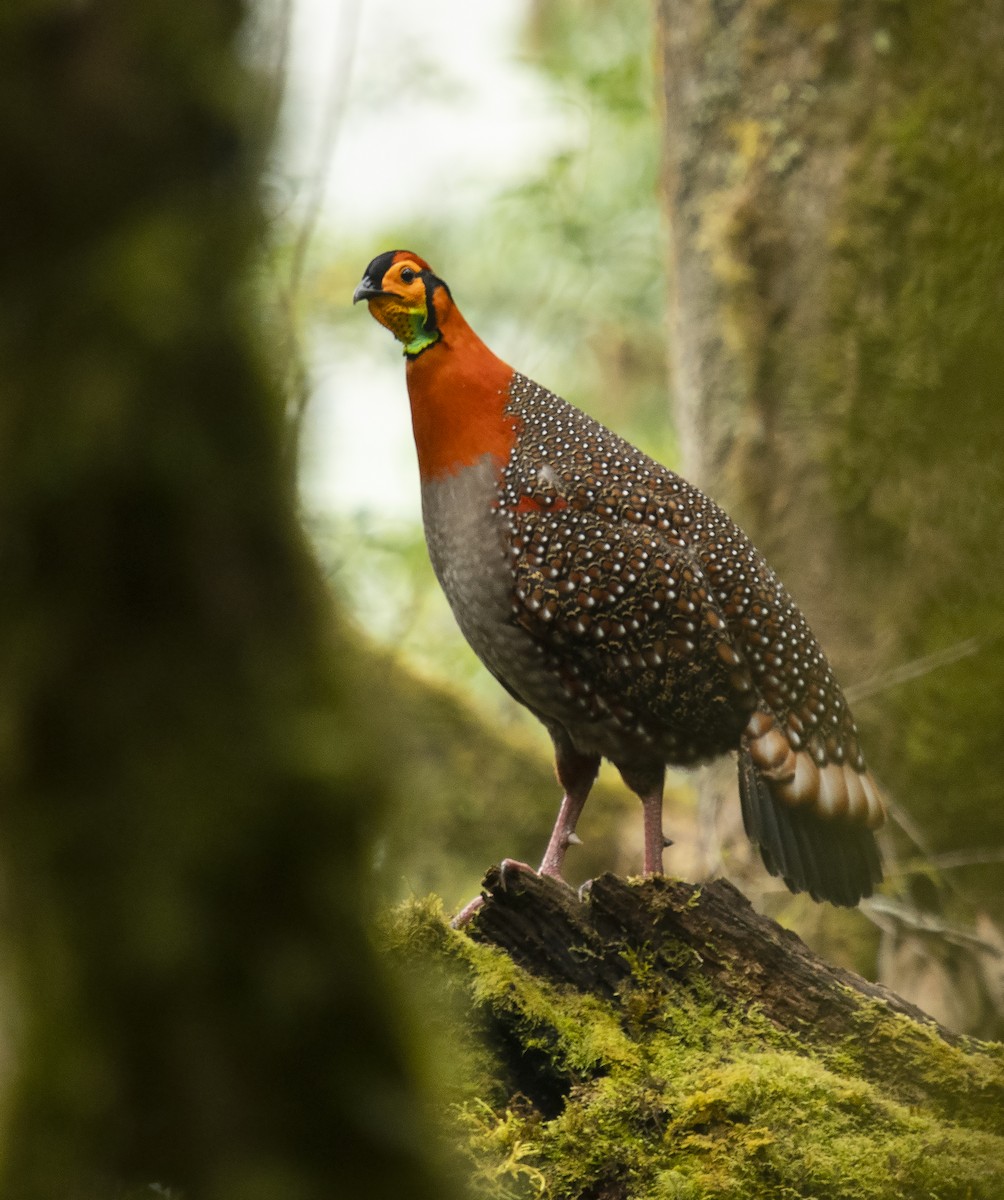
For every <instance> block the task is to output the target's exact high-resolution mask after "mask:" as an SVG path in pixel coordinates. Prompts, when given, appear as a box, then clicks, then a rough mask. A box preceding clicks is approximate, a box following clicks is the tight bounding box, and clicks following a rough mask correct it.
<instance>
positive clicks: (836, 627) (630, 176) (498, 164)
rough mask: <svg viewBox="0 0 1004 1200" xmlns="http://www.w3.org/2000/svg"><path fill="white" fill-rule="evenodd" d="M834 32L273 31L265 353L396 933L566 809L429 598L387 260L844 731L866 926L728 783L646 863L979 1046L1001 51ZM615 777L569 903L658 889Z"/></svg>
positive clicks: (526, 849)
mask: <svg viewBox="0 0 1004 1200" xmlns="http://www.w3.org/2000/svg"><path fill="white" fill-rule="evenodd" d="M817 7H818V11H817V10H816V8H813V9H812V10H811V12H810V10H808V9H806V10H804V11H803V10H801V9H799V10H798V12H797V13H795V12H786V13H784V14H782V13H781V8H784V6H780V7H779V6H767V8H766V9H765V8H763V7H762V6H761V7H760V8H756V10H755V11H754V6H748V5H747V6H744V5H741V4H731V5H726V6H723V12H722V13H719V14H718V16H719V21H718V23H717V24H715V25H714V28H712V27H711V26H710V25H707V24H705V25H702V24H701V22H700V21H698V20H697V19H696V18H695V17H694V16H693V14H691V15H687V11H686V8H685V6H684V7H681V6H679V5H677V4H674V3H671V2H670V0H664V2H663V3H661V4H659V5H656V7H655V11H654V12H653V11H652V10H650V9H649V7H648V6H639V5H636V4H632V3H630V2H627V0H623V2H622V0H615V2H613V3H599V2H598V0H553V2H550V3H543V2H542V0H538V2H536V3H535V2H532V0H530V2H526V3H512V2H511V0H486V2H485V3H480V4H478V5H476V6H473V5H472V6H459V5H457V4H455V3H447V2H430V3H427V4H424V5H422V6H421V7H420V8H417V9H405V8H402V6H400V5H397V4H394V3H392V2H391V0H339V2H337V3H331V2H330V0H329V2H327V3H321V2H320V0H288V2H286V3H277V4H274V5H272V6H267V5H266V6H265V7H263V8H262V10H261V12H260V16H259V20H258V26H257V29H256V32H255V34H254V37H253V38H251V39H249V44H250V45H251V50H252V54H253V57H254V58H255V61H257V62H259V63H261V64H262V65H263V66H264V67H265V69H266V70H267V71H268V72H269V73H270V75H271V77H272V78H273V79H274V80H275V94H276V97H277V101H276V103H277V106H278V121H279V131H280V136H279V141H278V145H277V148H276V150H275V153H274V157H273V160H272V162H271V164H270V167H269V170H268V173H267V193H266V203H267V211H268V217H269V233H270V246H271V249H270V255H269V259H268V262H267V264H266V266H265V267H264V268H263V274H262V280H261V290H262V296H263V300H264V303H265V305H266V307H267V309H268V313H269V320H268V331H269V336H270V337H271V338H272V339H274V345H275V348H276V350H277V352H278V357H280V358H281V360H282V361H284V362H285V363H286V364H287V385H288V417H289V421H290V424H291V427H292V428H293V429H294V430H295V437H296V441H297V445H298V464H299V465H298V477H299V483H300V494H301V503H302V512H303V519H304V521H305V523H306V526H307V528H308V529H309V532H310V536H311V538H312V541H313V543H314V545H315V547H316V549H317V552H318V554H319V555H320V557H321V560H322V562H323V565H324V569H325V573H326V575H327V578H328V579H329V581H330V585H331V588H332V590H333V593H334V595H335V596H336V598H337V602H338V603H339V604H340V605H341V606H342V608H343V609H344V611H345V612H346V614H347V615H348V618H349V620H350V621H351V623H352V625H353V628H354V631H355V636H356V637H357V638H358V639H359V642H360V644H363V645H365V647H366V653H367V655H368V668H367V680H368V682H369V683H371V684H372V686H373V687H374V688H375V689H376V691H377V692H378V694H379V695H380V696H381V698H382V700H383V701H384V703H385V711H386V712H387V713H388V714H389V715H390V718H391V724H390V728H391V729H392V734H391V737H390V741H389V744H388V755H389V756H390V757H391V758H392V759H393V761H394V763H395V766H396V768H397V770H396V777H397V783H396V786H395V799H394V803H393V804H392V806H391V808H390V813H389V818H388V821H387V823H386V825H385V827H384V828H383V829H382V830H381V833H380V836H379V839H378V842H377V848H376V853H375V857H374V861H373V869H374V871H375V872H376V874H377V877H378V879H379V881H380V886H381V890H382V893H383V895H384V897H385V899H387V900H395V899H398V898H401V897H405V896H408V895H422V894H425V893H426V892H428V891H430V890H431V891H435V892H437V893H439V894H440V895H442V896H443V897H444V899H445V901H446V903H447V905H448V906H451V907H455V906H458V905H459V904H460V903H462V902H463V901H464V900H465V899H467V898H469V897H470V896H471V895H473V894H475V892H476V890H477V886H478V881H479V879H480V876H481V874H482V873H483V871H484V869H485V868H486V867H487V866H488V864H489V863H492V862H497V861H498V860H499V859H500V858H502V857H504V856H513V857H517V858H523V859H527V860H529V861H536V859H537V858H538V857H539V854H540V852H541V849H542V847H543V845H544V843H545V841H546V836H547V832H548V830H549V828H550V825H551V821H552V819H553V815H554V812H555V809H556V805H557V801H558V799H559V795H558V790H557V787H556V784H555V783H554V781H553V777H552V774H551V766H550V758H549V745H548V741H547V738H546V736H545V735H544V733H543V731H541V730H540V729H539V728H538V727H537V726H536V723H535V722H534V721H533V720H532V718H530V717H529V716H528V715H527V714H525V713H524V712H523V711H522V710H521V709H520V708H519V707H518V706H517V705H516V704H514V703H513V702H512V701H510V700H509V698H508V697H507V696H506V695H505V694H504V693H503V691H502V690H501V689H500V688H499V687H498V686H497V685H496V684H495V682H494V681H493V680H492V679H491V678H490V676H489V675H488V674H487V672H485V671H484V670H483V669H482V668H481V667H480V665H479V664H478V663H477V661H476V660H475V659H474V657H473V654H472V653H471V652H470V651H469V650H468V648H467V646H466V644H465V643H464V641H463V639H462V637H461V636H460V635H459V633H458V631H457V630H456V628H455V626H454V623H453V619H452V616H451V615H450V613H449V610H448V608H447V606H446V603H445V600H444V599H443V598H442V596H441V595H440V593H439V590H438V588H437V586H436V584H435V581H434V579H433V576H432V572H431V569H430V567H429V565H428V562H427V559H426V554H425V549H424V543H423V540H422V533H421V527H420V514H419V498H418V485H417V472H416V468H415V465H414V461H413V453H412V446H411V437H410V419H409V414H408V409H407V397H406V392H405V386H404V378H403V366H402V363H401V359H400V354H399V350H398V348H397V346H396V344H394V343H393V342H392V341H391V339H390V337H389V335H388V334H387V333H386V331H385V330H383V329H380V328H379V327H378V326H377V325H376V324H375V323H374V322H372V321H371V320H369V318H368V316H367V314H366V313H365V312H364V311H362V310H360V309H357V310H355V311H353V309H352V307H351V303H350V298H351V293H352V290H353V287H354V286H355V284H356V282H357V281H358V279H359V278H360V276H361V273H362V271H363V268H364V267H365V265H366V264H367V263H368V262H369V260H370V259H371V258H372V257H373V256H374V255H375V254H377V253H379V252H380V251H382V250H385V249H388V248H394V247H407V248H410V249H414V250H415V251H417V252H418V253H420V254H421V255H423V256H424V257H426V258H427V259H428V260H429V261H430V262H431V263H432V264H433V266H434V268H435V269H436V270H437V272H438V273H440V274H441V275H442V276H443V277H444V278H446V279H447V280H448V281H449V283H450V285H451V288H452V289H453V292H454V295H455V297H456V298H457V300H458V302H459V303H460V305H461V307H462V308H463V310H464V312H465V315H466V316H467V317H468V319H469V320H470V322H471V323H472V325H473V326H474V327H475V328H476V329H477V330H478V331H479V332H480V333H481V335H482V336H483V337H484V338H485V340H486V341H487V342H488V343H489V345H490V346H492V348H493V349H494V350H495V351H496V352H497V353H499V354H500V355H501V356H502V357H503V358H504V359H506V360H507V361H509V362H511V363H514V364H516V365H517V366H518V368H519V369H520V370H522V371H523V372H524V373H526V374H528V375H530V376H531V377H533V378H535V379H538V380H539V381H541V382H542V383H544V384H546V385H547V386H548V387H550V388H552V389H553V390H555V391H557V392H558V393H559V394H562V395H564V396H565V397H567V398H568V399H570V400H571V401H572V402H573V403H576V404H577V405H579V406H580V407H582V408H584V409H585V410H586V411H588V412H590V413H591V414H592V415H594V416H596V417H597V418H599V419H600V420H601V421H603V422H604V423H606V424H608V425H610V426H612V427H613V428H615V429H616V430H617V431H618V432H620V433H623V434H624V435H626V436H627V437H628V438H630V439H631V440H633V441H634V442H636V443H637V444H639V445H641V446H642V447H643V448H644V449H646V450H647V451H648V452H649V453H651V454H652V455H653V456H655V457H657V458H659V459H660V460H661V461H663V462H665V463H667V464H668V465H670V466H672V467H674V468H675V469H678V470H681V471H682V472H683V473H685V474H687V475H688V476H689V477H690V478H692V479H693V480H694V481H695V482H697V483H698V484H700V485H701V486H702V487H704V488H705V489H706V490H708V491H709V492H710V493H711V494H712V495H713V496H715V498H716V499H718V500H720V501H721V502H723V503H724V504H725V505H726V507H727V508H729V510H730V511H731V512H732V513H733V515H734V516H736V518H737V519H738V520H739V521H740V523H741V524H743V525H744V527H745V528H746V529H747V531H748V532H749V533H750V534H751V536H752V537H753V539H754V541H755V542H756V543H757V544H758V546H760V548H761V549H762V550H763V551H764V552H765V553H766V554H767V556H768V558H769V559H770V560H771V562H772V563H773V565H775V567H776V568H777V569H778V571H779V573H780V575H781V576H782V578H783V579H784V580H785V581H786V583H787V585H788V586H789V589H790V590H791V591H792V592H793V594H794V595H795V597H796V599H797V600H798V601H799V603H800V604H801V606H802V607H803V609H804V610H805V612H806V614H807V616H808V617H809V620H810V623H811V624H812V625H813V628H814V629H815V630H816V632H817V635H818V636H819V637H820V640H821V641H822V642H823V644H824V646H825V647H826V649H827V653H828V654H829V656H830V658H831V660H832V661H833V662H834V663H835V666H836V669H837V673H838V677H839V678H840V679H841V681H842V682H843V684H844V685H845V688H846V690H847V691H848V694H849V696H850V698H851V701H852V704H853V706H854V708H855V713H856V715H857V717H858V720H859V724H860V725H861V726H862V727H863V736H864V744H865V746H866V749H867V753H868V756H869V760H870V762H871V763H872V764H873V766H874V768H875V769H876V772H877V774H878V776H879V778H880V779H881V781H882V783H883V785H884V786H885V787H886V789H887V791H888V793H889V796H890V798H891V801H892V809H893V819H892V821H891V823H890V828H889V829H888V830H887V832H886V834H885V835H884V851H885V855H886V861H887V876H888V881H887V884H886V885H885V887H884V888H883V892H882V895H880V896H878V897H876V898H875V899H874V900H873V901H871V902H870V903H867V904H865V905H863V906H862V909H861V911H860V912H853V913H846V912H837V911H835V910H833V909H830V908H829V907H828V906H816V905H813V904H812V903H811V902H809V901H806V900H805V899H804V898H792V897H790V896H789V895H788V894H787V892H786V891H785V890H784V889H783V887H781V886H780V885H779V884H778V882H777V881H776V880H773V879H770V878H769V877H768V876H767V875H766V873H765V872H764V871H763V870H762V868H761V867H760V865H759V863H758V860H755V858H754V856H753V855H752V854H751V852H750V850H749V847H748V846H747V844H746V841H745V839H744V837H743V836H742V831H741V823H740V820H739V815H738V806H737V804H736V801H735V796H734V782H733V776H734V770H733V768H732V766H731V764H724V765H720V766H717V767H711V768H706V769H703V770H701V771H698V772H692V773H687V774H681V773H677V774H675V775H673V776H671V779H670V784H669V795H668V799H667V809H668V813H667V819H666V825H667V829H668V830H669V831H671V835H672V836H673V838H674V840H675V843H676V844H675V846H674V847H673V849H672V851H671V852H670V853H669V854H668V855H667V859H666V864H667V870H668V871H670V872H673V873H676V874H679V875H681V876H682V877H685V878H690V879H699V878H704V877H709V876H713V875H716V874H719V873H724V874H726V875H728V876H729V877H731V878H733V879H734V880H736V881H737V882H738V883H739V884H740V886H741V887H742V888H743V889H744V890H745V891H746V893H747V894H748V895H750V896H751V898H753V899H754V901H755V903H756V904H757V905H758V907H760V908H762V909H764V910H765V911H768V912H770V913H771V914H772V915H775V916H777V917H778V918H779V919H781V920H782V921H784V922H786V923H788V924H791V925H792V926H793V927H795V928H796V929H797V930H798V931H799V932H800V933H801V934H802V935H803V936H804V937H806V938H807V939H808V940H809V941H810V942H811V943H812V944H813V945H815V946H816V947H817V948H818V949H820V950H821V951H822V952H823V953H825V954H826V955H828V956H829V957H831V958H836V959H839V960H841V961H844V962H846V963H848V964H850V965H852V966H855V967H856V968H857V969H859V970H862V971H864V972H865V973H867V974H869V975H872V976H877V977H879V978H881V979H882V981H883V982H885V983H887V984H889V985H890V986H891V987H893V988H894V989H895V990H897V991H899V992H901V993H902V994H904V995H905V996H907V997H908V998H910V999H912V1000H914V1001H915V1002H916V1003H918V1004H920V1005H921V1006H922V1007H924V1008H925V1009H927V1010H928V1011H931V1012H932V1013H933V1014H935V1015H936V1016H938V1017H939V1018H940V1019H941V1020H943V1021H944V1022H945V1023H947V1024H948V1025H950V1026H953V1027H954V1028H957V1029H960V1030H963V1031H966V1032H972V1033H976V1034H979V1035H981V1036H999V1035H1000V1034H1001V1033H1002V1032H1004V1025H1002V1023H1001V1022H1002V1013H1004V958H1002V951H1004V937H1002V934H1001V922H1002V920H1004V891H1002V887H1001V884H1002V879H1004V876H1002V863H1004V804H1002V801H1001V789H1002V783H1001V779H1002V770H1004V735H1002V728H1004V689H1002V686H1001V683H1002V678H1004V672H1002V667H1004V641H1002V636H1001V635H1002V630H1004V579H1002V577H1004V571H1002V568H1001V563H1002V561H1004V555H1002V550H1004V546H1002V533H1001V530H1002V528H1004V521H1002V517H1004V513H1002V507H1004V479H1002V474H1004V472H1002V451H1001V447H1002V446H1004V417H1002V407H1001V405H1000V403H999V397H1000V380H1001V378H1004V352H1002V348H1001V341H1000V338H999V314H1000V305H1001V300H1002V298H1004V297H1002V286H1004V285H1002V280H1004V271H1002V269H1001V268H1002V263H1004V194H1002V178H1004V172H1002V171H1001V165H1002V163H1004V156H1002V147H1001V136H1002V135H1001V130H1002V129H1004V122H1001V121H999V120H998V118H999V117H1000V115H1001V113H1000V109H1001V107H1002V101H1001V98H1000V89H999V87H998V84H999V82H1000V73H1001V66H1000V63H999V62H997V61H995V57H994V56H993V55H983V56H981V57H977V56H976V55H974V56H973V59H972V61H971V60H970V58H969V52H968V51H967V50H966V49H964V46H965V45H966V44H967V43H966V40H965V37H964V36H962V33H965V32H966V31H968V32H969V33H972V34H973V36H974V37H975V38H977V40H976V41H974V42H972V43H968V44H973V45H979V44H982V45H987V44H990V42H988V38H990V37H991V31H992V30H993V29H995V28H996V23H997V22H999V17H998V16H997V14H996V13H995V12H994V8H993V6H992V5H984V6H976V7H975V8H972V7H970V9H969V10H968V11H963V9H962V8H961V7H960V6H951V5H947V6H941V7H940V8H939V9H938V12H937V13H935V12H934V11H933V10H931V12H930V13H928V15H927V16H924V15H922V14H919V13H907V12H905V11H904V10H903V8H902V6H897V5H884V6H878V8H876V9H875V10H874V11H871V10H869V12H868V13H867V14H865V13H862V12H859V11H856V10H855V11H853V12H852V11H851V10H850V7H849V6H841V5H830V6H827V5H823V6H817ZM726 10H727V11H726ZM768 10H770V11H768ZM775 10H777V11H775ZM824 10H825V11H824ZM949 27H950V28H951V29H952V30H953V31H954V32H953V34H952V37H951V39H950V41H946V40H945V38H946V33H945V31H946V29H947V28H949ZM960 31H962V33H960ZM949 44H951V45H953V46H954V47H955V49H954V50H953V52H952V54H951V55H949V54H948V53H947V52H946V50H945V46H946V45H949ZM608 770H609V769H608V768H604V775H603V777H602V786H601V787H599V788H598V789H597V791H596V793H595V794H594V796H593V798H592V799H591V801H590V803H589V805H588V806H587V808H586V813H585V816H584V819H583V823H582V826H581V833H582V836H583V840H584V846H583V847H581V848H576V849H575V850H574V851H573V853H572V854H571V855H570V857H569V860H568V869H569V875H570V878H572V879H573V880H574V881H576V882H578V881H580V880H582V879H586V878H588V877H590V876H591V875H593V874H595V873H597V872H598V871H601V870H606V869H611V870H615V871H618V872H620V873H631V872H633V871H635V870H637V868H638V864H639V862H640V835H641V828H640V826H641V822H640V813H639V812H638V811H636V810H637V804H636V802H635V801H634V799H633V798H632V797H630V796H629V795H628V794H627V793H626V792H625V790H624V789H623V787H622V786H621V785H620V782H619V780H618V779H617V778H616V775H615V773H613V772H612V771H610V773H609V774H607V771H608Z"/></svg>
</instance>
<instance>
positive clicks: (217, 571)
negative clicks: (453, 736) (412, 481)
mask: <svg viewBox="0 0 1004 1200" xmlns="http://www.w3.org/2000/svg"><path fill="white" fill-rule="evenodd" d="M241 16H242V7H241V5H239V4H237V3H232V2H230V0H207V2H206V3H203V4H198V5H184V4H183V5H179V4H177V3H175V2H174V0H110V2H108V3H104V4H101V5H80V4H78V3H71V2H67V0H41V2H39V0H31V2H28V0H12V2H11V3H8V4H6V5H5V6H4V7H3V15H2V16H0V165H2V171H0V263H2V267H0V271H2V277H0V390H2V393H3V404H2V407H0V662H2V663H3V669H2V671H0V794H2V795H3V805H2V808H0V848H2V856H3V859H2V898H3V922H2V927H3V937H4V960H3V961H4V979H3V993H4V1001H5V1003H4V1022H3V1023H4V1028H3V1031H2V1035H3V1055H2V1057H3V1065H4V1081H3V1082H4V1087H3V1105H2V1113H3V1127H2V1128H3V1136H2V1159H0V1178H2V1183H0V1192H2V1194H3V1195H5V1196H11V1197H13V1196H17V1197H19V1200H56V1198H58V1197H69V1196H73V1197H80V1198H86V1200H89V1198H90V1197H101V1198H102V1200H105V1198H106V1197H109V1196H112V1195H122V1194H124V1192H123V1188H124V1187H133V1186H136V1187H139V1186H142V1187H143V1192H144V1194H149V1193H148V1191H147V1185H150V1184H153V1183H159V1184H161V1185H164V1186H166V1187H169V1188H170V1189H171V1191H172V1194H174V1189H175V1188H177V1189H180V1192H181V1194H183V1195H184V1196H185V1197H186V1198H190V1200H196V1198H201V1197H205V1198H211V1200H224V1198H227V1200H229V1198H233V1200H238V1198H239V1200H255V1198H258V1197H260V1198H262V1200H265V1198H267V1200H274V1198H275V1197H280V1196H281V1197H283V1200H299V1198H301V1197H303V1198H307V1197H317V1198H318V1200H320V1198H321V1197H323V1198H324V1200H330V1198H332V1197H341V1196H345V1197H350V1196H351V1197H357V1196H362V1195H365V1196H368V1197H387V1198H390V1197H392V1196H393V1197H399V1196H401V1195H402V1194H407V1195H408V1196H432V1195H433V1194H435V1195H437V1196H440V1195H442V1189H441V1187H439V1186H435V1187H434V1186H433V1184H432V1183H431V1180H430V1173H429V1171H428V1170H427V1168H426V1165H425V1163H424V1157H423V1154H422V1152H421V1146H420V1141H421V1137H422V1130H421V1122H420V1121H419V1120H418V1119H417V1117H416V1110H415V1101H414V1087H413V1084H412V1083H411V1081H410V1079H409V1076H408V1072H407V1070H406V1068H405V1065H404V1063H405V1057H406V1056H405V1052H404V1049H403V1043H402V1038H401V1036H400V1034H399V1031H398V1029H397V1023H396V1015H395V1012H394V1006H393V1003H392V999H393V998H392V997H391V996H389V995H388V991H387V988H386V985H385V982H384V980H383V977H382V975H381V972H380V970H379V969H378V964H377V962H376V960H375V958H374V954H373V951H372V948H371V946H370V944H369V940H368V937H367V934H366V930H365V928H364V925H363V919H362V912H363V907H364V905H365V901H366V888H365V881H366V873H365V872H364V871H363V870H362V865H363V864H362V863H361V856H362V855H363V854H364V851H365V847H366V842H367V826H368V824H370V823H371V822H372V817H373V814H374V813H375V812H378V811H379V809H380V806H381V801H382V798H383V796H384V795H385V792H386V785H387V779H386V775H385V774H384V773H383V771H381V770H380V769H378V768H377V766H376V765H375V764H377V763H381V762H384V761H385V757H384V756H381V755H378V754H377V752H376V748H375V739H376V737H377V736H378V730H379V720H378V718H377V716H376V715H375V713H374V712H373V711H372V710H371V708H370V706H369V704H368V702H367V701H366V691H365V688H364V687H363V684H362V678H361V674H360V672H359V669H358V668H359V664H358V662H357V659H356V656H355V654H354V652H353V649H352V647H351V645H350V644H349V641H348V639H347V638H346V637H344V636H343V635H342V634H341V633H340V632H339V631H338V629H337V628H333V622H332V617H331V614H330V612H329V602H328V597H327V596H326V595H325V593H324V591H323V588H322V587H321V585H320V581H319V577H318V573H317V572H316V570H315V567H314V564H313V562H312V560H311V557H310V556H309V554H308V553H307V551H306V549H305V547H304V544H303V539H302V537H301V533H300V530H299V528H298V525H297V522H296V518H295V511H294V497H293V495H292V492H291V489H290V486H289V483H288V479H287V475H286V472H285V471H284V466H283V462H282V455H281V449H280V444H281V440H282V433H283V405H282V401H281V398H280V396H279V395H278V394H277V390H276V388H275V387H274V386H273V385H272V384H271V383H270V381H269V379H268V376H267V373H266V372H265V370H264V368H263V366H262V364H261V363H260V362H259V361H258V360H257V355H256V353H255V350H254V347H255V344H256V343H258V344H260V342H261V340H262V338H261V331H260V330H258V329H255V328H254V327H253V322H252V320H251V318H250V316H249V312H250V308H249V304H248V295H247V293H248V291H249V290H250V289H249V283H248V279H249V268H250V266H251V264H252V261H253V256H254V254H255V253H256V251H257V249H258V246H257V240H258V237H259V235H260V232H261V225H262V222H261V216H260V213H259V209H258V202H257V195H256V194H257V172H258V166H259V163H260V161H261V156H262V153H263V150H264V139H263V138H262V137H261V135H260V129H259V128H257V127H256V126H261V125H262V124H263V122H261V121H258V120H257V119H256V117H255V114H256V113H257V112H260V111H262V108H263V107H264V106H263V103H262V101H263V97H264V92H263V90H262V87H261V86H260V85H259V81H257V80H256V79H255V78H254V77H253V76H252V75H251V73H250V72H249V71H248V70H247V69H246V68H245V67H244V66H242V65H241V63H240V60H239V57H238V54H237V51H236V48H235V43H236V40H237V39H238V37H239V22H240V19H241ZM379 736H381V737H384V738H385V737H386V733H385V732H380V733H379Z"/></svg>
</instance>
